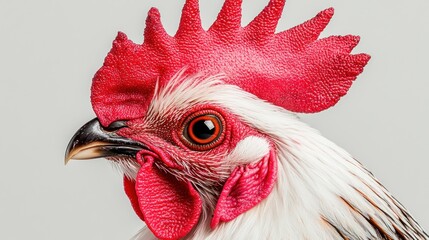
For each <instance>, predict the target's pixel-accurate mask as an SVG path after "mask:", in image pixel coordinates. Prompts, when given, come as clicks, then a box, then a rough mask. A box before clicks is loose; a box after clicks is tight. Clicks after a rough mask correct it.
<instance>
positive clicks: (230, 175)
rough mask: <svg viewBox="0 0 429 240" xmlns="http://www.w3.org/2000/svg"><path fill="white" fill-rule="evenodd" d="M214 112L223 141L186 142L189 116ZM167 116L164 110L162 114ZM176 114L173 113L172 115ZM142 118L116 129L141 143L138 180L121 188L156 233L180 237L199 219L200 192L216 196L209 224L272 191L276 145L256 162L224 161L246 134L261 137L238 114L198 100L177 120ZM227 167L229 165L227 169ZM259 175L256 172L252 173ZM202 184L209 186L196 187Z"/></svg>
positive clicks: (232, 215)
mask: <svg viewBox="0 0 429 240" xmlns="http://www.w3.org/2000/svg"><path fill="white" fill-rule="evenodd" d="M200 113H201V114H207V113H208V114H213V113H216V114H218V115H220V117H221V118H222V123H223V124H224V126H223V132H222V136H221V137H220V139H221V142H220V143H218V145H214V147H213V148H210V149H207V150H204V151H201V150H199V149H195V148H194V149H192V147H191V148H189V145H188V144H187V143H186V141H187V140H185V139H184V138H183V136H182V134H183V129H184V126H183V124H187V123H188V122H189V118H193V117H195V116H198V115H199V114H200ZM166 117H168V115H167V116H166ZM176 117H177V115H175V118H176ZM145 120H146V119H137V120H132V121H129V122H128V128H124V129H121V130H120V131H119V132H118V134H120V135H122V136H124V137H127V138H131V139H133V140H135V141H139V142H141V143H143V144H145V145H146V146H147V147H148V148H149V149H150V150H142V151H141V152H139V153H138V154H137V157H136V161H138V162H139V164H140V165H141V169H140V170H139V172H138V174H137V178H136V182H134V181H131V180H128V179H127V178H124V187H125V191H126V193H127V195H128V197H129V198H130V201H131V204H132V206H133V208H134V210H135V211H136V213H137V215H138V216H139V217H140V218H141V219H142V220H144V221H145V222H146V224H147V225H148V227H149V228H150V229H151V230H152V232H153V233H154V234H155V235H156V236H157V237H158V238H160V239H179V238H182V237H184V236H186V235H187V234H188V233H189V232H190V231H191V230H192V229H193V228H194V227H195V226H196V224H197V222H198V219H199V216H200V213H201V211H202V208H203V207H207V206H206V205H204V202H203V201H204V197H205V196H206V195H210V196H211V197H214V198H216V199H218V203H217V206H216V208H215V209H209V210H210V211H213V214H214V217H213V221H212V224H211V226H212V227H213V228H214V227H216V226H217V225H218V224H219V223H220V222H226V221H230V220H232V219H234V218H235V217H237V216H238V215H240V214H242V213H243V212H245V211H247V210H249V209H250V208H252V207H253V206H255V205H256V204H258V203H259V202H260V201H262V200H263V199H264V198H266V197H267V196H268V194H269V193H270V192H271V190H272V188H273V186H274V183H275V180H276V175H277V174H276V171H277V161H276V159H275V158H276V157H275V150H274V149H272V150H271V153H269V154H268V155H267V156H266V157H264V158H263V159H261V161H258V162H256V163H252V164H249V165H242V166H238V165H236V166H223V165H225V163H224V162H223V159H224V158H225V156H226V155H227V154H228V153H229V152H230V151H232V150H233V149H234V148H235V147H236V145H237V144H238V143H239V142H240V141H241V140H243V139H245V138H246V137H249V136H258V137H264V136H263V135H262V134H260V133H258V132H256V131H255V130H253V129H252V128H251V127H249V126H248V125H246V124H244V123H243V122H241V121H240V120H238V119H237V117H236V116H234V115H232V114H230V113H228V112H226V111H224V110H223V109H221V108H219V107H216V106H207V105H204V106H196V107H193V108H191V109H189V110H186V113H185V114H183V117H182V119H181V120H180V121H173V119H167V120H166V121H163V122H168V123H169V124H166V125H163V126H159V125H157V124H155V125H150V124H147V123H145ZM225 168H227V170H225ZM255 174H256V175H258V177H255V176H256V175H255ZM199 185H204V186H205V188H204V189H207V188H210V189H212V192H199V191H202V190H199V189H202V188H200V187H199Z"/></svg>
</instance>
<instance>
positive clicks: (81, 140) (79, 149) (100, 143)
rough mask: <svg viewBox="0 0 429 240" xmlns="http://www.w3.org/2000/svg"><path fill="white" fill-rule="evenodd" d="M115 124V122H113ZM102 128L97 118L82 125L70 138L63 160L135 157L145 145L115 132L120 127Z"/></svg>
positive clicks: (123, 125)
mask: <svg viewBox="0 0 429 240" xmlns="http://www.w3.org/2000/svg"><path fill="white" fill-rule="evenodd" d="M114 125H115V124H114ZM117 125H118V124H116V126H115V127H114V128H109V127H107V128H103V127H102V126H101V124H100V122H99V121H98V119H97V118H94V119H93V120H91V121H89V122H88V123H86V124H85V125H83V126H82V127H81V128H80V129H79V130H78V131H77V132H76V133H75V135H74V136H73V137H72V139H71V140H70V142H69V144H68V146H67V149H66V154H65V159H64V162H65V164H67V162H68V161H70V160H71V159H76V160H87V159H94V158H105V157H118V156H119V157H135V156H136V154H137V152H138V151H140V150H142V149H145V148H146V147H145V146H144V145H143V144H141V143H139V142H136V141H133V140H131V139H128V138H124V137H121V136H119V135H118V134H116V131H117V130H118V129H119V128H122V127H126V126H125V124H123V123H122V125H121V126H120V127H117Z"/></svg>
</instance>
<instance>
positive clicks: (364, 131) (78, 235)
mask: <svg viewBox="0 0 429 240" xmlns="http://www.w3.org/2000/svg"><path fill="white" fill-rule="evenodd" d="M266 2H267V1H266V0H259V1H250V0H245V1H244V17H243V18H244V20H243V23H246V24H247V23H248V22H249V21H250V20H251V19H252V18H253V17H254V16H255V15H256V14H257V13H258V12H259V11H260V10H261V9H262V8H263V6H265V4H266ZM182 4H183V0H181V1H173V0H169V1H167V0H163V1H161V0H158V1H156V0H139V1H137V0H127V1H113V0H104V1H93V0H85V1H84V0H79V1H54V0H39V1H32V0H17V1H5V0H1V1H0V114H1V115H0V116H1V118H0V129H1V130H0V157H1V166H0V226H1V230H0V239H5V240H11V239H91V240H94V239H103V240H109V239H112V240H113V239H115V240H116V239H129V237H131V236H132V235H133V234H134V233H135V232H136V231H137V230H138V229H139V228H140V226H141V222H140V221H139V219H138V218H137V217H136V216H135V214H134V212H133V211H132V209H131V207H130V205H129V203H128V199H127V198H126V196H125V194H123V188H122V181H121V176H120V175H119V174H117V172H116V171H115V170H113V169H112V168H111V166H110V164H109V163H108V162H106V161H104V160H96V161H87V162H71V164H69V165H68V166H67V167H64V165H63V154H64V150H65V147H66V145H67V143H68V140H69V139H70V137H71V136H72V135H73V134H74V132H75V131H76V130H77V129H78V128H79V127H80V126H81V125H82V124H83V123H85V122H86V121H87V120H89V119H91V118H93V117H94V114H93V112H92V110H91V106H90V102H89V95H90V92H89V90H90V84H91V78H92V76H93V74H94V73H95V71H96V70H97V69H98V68H99V67H100V66H101V64H102V62H103V59H104V57H105V55H106V54H107V52H108V51H109V49H110V47H111V42H112V40H113V38H114V37H115V35H116V32H117V31H118V30H121V31H124V32H125V33H127V34H128V36H129V37H130V38H131V39H133V40H134V41H135V42H138V43H140V42H142V39H143V36H142V33H143V29H144V19H145V17H146V13H147V11H148V10H149V8H150V7H151V6H156V7H158V8H159V9H160V11H161V14H162V18H163V22H164V24H165V26H166V29H167V31H168V32H169V33H170V34H173V33H174V32H175V30H176V28H177V25H178V21H179V16H180V10H181V7H182ZM221 4H222V1H220V0H217V1H210V0H201V8H202V15H203V25H204V26H205V27H206V28H207V27H208V26H209V25H210V24H211V22H212V21H213V20H214V18H215V16H216V14H217V12H218V10H219V9H220V7H221ZM330 6H333V7H335V9H336V14H335V16H334V18H333V20H332V22H331V24H330V25H329V26H328V28H327V29H326V31H325V32H324V34H323V36H328V35H331V34H348V33H353V34H358V35H361V37H362V41H361V43H360V45H359V46H358V48H357V49H356V50H355V52H368V53H370V54H371V55H372V57H373V58H372V60H371V61H370V63H369V65H368V66H367V68H366V69H365V72H364V73H363V74H362V75H361V76H360V77H359V78H358V80H357V81H356V82H355V84H354V85H353V86H352V88H351V90H350V92H349V94H348V95H347V96H345V97H344V98H343V99H342V100H341V101H340V103H339V104H337V105H336V106H335V107H334V108H332V109H330V110H328V111H325V112H323V113H319V114H314V115H304V116H303V119H304V120H305V121H306V122H308V123H309V124H310V125H312V126H314V127H315V128H317V129H319V130H320V131H321V132H322V133H323V134H324V135H325V136H326V137H328V138H329V139H331V140H333V141H334V142H336V143H337V144H339V145H340V146H342V147H344V148H345V149H347V150H348V151H349V152H351V153H352V154H353V155H354V156H355V157H356V158H357V159H359V160H360V161H361V162H362V163H363V164H364V165H366V166H367V167H368V168H369V169H370V170H371V171H372V172H373V173H374V174H375V175H376V176H377V177H378V178H379V179H380V180H381V182H383V183H384V185H385V186H386V187H387V188H388V189H390V191H391V192H392V193H393V194H394V195H395V196H396V197H397V198H398V199H399V200H400V201H401V202H402V203H403V204H404V205H405V206H406V207H407V208H408V209H409V210H410V211H411V213H412V214H413V215H414V216H415V218H416V219H417V220H418V221H419V222H420V224H421V225H422V226H423V227H425V228H426V229H429V209H428V208H427V202H428V197H429V187H428V184H429V176H428V175H427V169H428V166H429V158H428V154H427V148H428V147H427V144H428V139H427V136H428V135H429V127H428V122H429V109H428V107H427V104H428V103H429V96H428V94H427V91H428V90H429V83H428V82H429V79H428V76H427V75H428V70H429V66H428V62H429V61H428V59H427V56H428V55H429V47H428V43H429V30H428V27H427V25H428V24H429V14H427V10H428V9H429V1H427V0H411V1H396V0H395V1H392V0H378V1H374V0H360V1H350V0H347V1H346V0H307V1H302V0H289V1H288V3H287V5H286V9H285V11H284V16H283V18H282V20H281V21H280V24H279V28H278V30H285V29H287V28H289V27H292V26H294V25H296V24H298V23H301V22H303V21H304V20H307V19H309V18H311V17H313V16H314V15H315V14H316V13H317V12H318V11H320V10H322V9H325V8H327V7H330Z"/></svg>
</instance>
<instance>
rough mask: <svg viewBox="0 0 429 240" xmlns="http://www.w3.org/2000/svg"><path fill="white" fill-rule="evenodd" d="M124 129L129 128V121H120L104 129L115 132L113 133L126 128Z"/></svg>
mask: <svg viewBox="0 0 429 240" xmlns="http://www.w3.org/2000/svg"><path fill="white" fill-rule="evenodd" d="M124 127H127V121H125V120H120V121H115V122H112V123H111V124H109V126H107V127H106V128H104V130H106V131H110V132H113V131H116V130H119V129H121V128H124Z"/></svg>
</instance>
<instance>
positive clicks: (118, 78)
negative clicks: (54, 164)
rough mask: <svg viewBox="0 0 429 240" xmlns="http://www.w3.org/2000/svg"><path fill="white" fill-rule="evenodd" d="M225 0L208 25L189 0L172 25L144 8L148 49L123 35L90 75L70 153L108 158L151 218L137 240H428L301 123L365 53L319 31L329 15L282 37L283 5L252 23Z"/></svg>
mask: <svg viewBox="0 0 429 240" xmlns="http://www.w3.org/2000/svg"><path fill="white" fill-rule="evenodd" d="M241 2H242V1H241V0H226V1H225V3H224V5H223V7H222V9H221V11H220V13H219V15H218V17H217V19H216V20H215V22H214V23H213V25H212V26H211V27H210V28H209V29H208V30H204V29H203V28H202V27H201V22H200V17H199V6H198V1H197V0H187V1H186V3H185V5H184V8H183V12H182V17H181V21H180V25H179V28H178V31H177V33H176V34H175V35H174V36H170V35H168V34H167V33H166V32H165V30H164V28H163V26H162V24H161V21H160V14H159V12H158V10H157V9H155V8H153V9H151V10H150V11H149V14H148V18H147V21H146V29H145V32H144V36H145V38H144V42H143V44H135V43H133V42H132V41H130V40H128V39H127V37H126V35H125V34H124V33H121V32H120V33H119V34H118V36H117V38H116V39H115V41H114V42H113V47H112V50H111V51H110V52H109V54H108V55H107V57H106V59H105V62H104V64H103V66H102V67H101V69H100V70H99V71H98V72H97V73H96V74H95V76H94V79H93V83H92V89H91V102H92V105H93V109H94V111H95V113H96V115H97V118H95V119H93V120H92V121H90V122H88V123H87V124H85V125H84V126H83V127H82V128H81V129H80V130H79V131H78V132H77V133H76V134H75V136H73V138H72V139H71V141H70V143H69V146H68V147H67V150H66V162H67V161H68V160H69V159H93V158H100V157H104V158H107V159H109V160H111V161H113V162H114V163H115V164H117V165H118V166H119V167H120V169H122V171H123V174H124V188H125V192H126V194H127V196H128V197H129V199H130V202H131V205H132V207H133V209H134V211H135V212H136V214H137V215H138V216H139V217H140V218H141V219H142V220H143V221H144V222H145V223H146V226H147V227H145V228H143V229H142V230H141V231H140V232H139V233H138V234H137V235H136V237H135V239H169V240H174V239H197V240H199V239H212V240H215V239H216V240H217V239H237V240H240V239H275V240H276V239H427V238H428V235H427V234H426V233H425V232H424V230H423V229H422V228H421V227H420V226H419V225H418V224H417V223H416V221H415V220H414V219H413V218H412V217H411V215H410V214H409V213H408V211H407V210H406V209H405V208H404V207H403V206H402V205H401V204H400V203H399V202H398V201H397V200H396V199H395V198H394V197H392V195H391V194H390V193H389V192H388V191H387V190H386V189H385V188H384V187H383V186H382V185H381V184H380V183H379V182H378V181H377V179H375V178H374V176H373V175H372V174H371V173H370V172H368V171H367V170H366V169H365V168H364V167H363V166H362V165H361V164H360V163H359V162H357V161H356V160H355V159H353V157H352V156H350V154H348V153H347V152H346V151H344V150H343V149H341V148H340V147H338V146H337V145H335V144H334V143H332V142H330V141H329V140H327V139H326V138H324V137H322V136H321V135H320V134H319V133H318V132H317V131H316V130H314V129H312V128H311V127H309V126H307V125H306V124H304V123H302V122H300V121H299V119H298V118H297V117H296V115H295V114H294V113H297V112H300V113H315V112H320V111H322V110H325V109H327V108H329V107H331V106H333V105H335V104H336V103H337V102H338V101H339V99H340V98H341V96H343V95H345V94H346V93H347V91H348V89H349V88H350V87H351V84H352V82H353V81H354V80H355V79H356V77H357V76H358V75H359V74H360V73H361V72H362V71H363V68H364V66H365V65H366V64H367V62H368V61H369V59H370V57H369V56H368V55H367V54H351V51H352V49H353V48H354V47H355V46H356V45H357V44H358V42H359V37H357V36H352V35H347V36H331V37H327V38H323V39H318V37H319V35H320V33H321V32H322V31H323V29H324V28H325V27H326V25H327V24H328V23H329V21H330V19H331V17H332V16H333V13H334V11H333V9H332V8H330V9H326V10H324V11H322V12H320V13H319V14H317V16H316V17H314V18H313V19H310V20H308V21H306V22H304V23H303V24H301V25H298V26H296V27H293V28H291V29H289V30H286V31H284V32H280V33H275V28H276V26H277V23H278V20H279V18H280V16H281V13H282V11H283V7H284V4H285V0H271V1H269V3H268V5H267V6H266V7H265V8H264V9H263V10H262V12H261V13H260V14H259V15H258V16H257V17H256V18H255V19H254V20H253V21H251V22H250V23H249V24H248V25H247V26H246V27H242V26H241Z"/></svg>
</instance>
